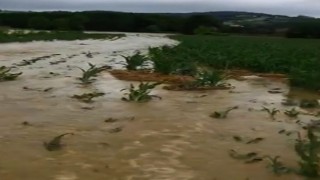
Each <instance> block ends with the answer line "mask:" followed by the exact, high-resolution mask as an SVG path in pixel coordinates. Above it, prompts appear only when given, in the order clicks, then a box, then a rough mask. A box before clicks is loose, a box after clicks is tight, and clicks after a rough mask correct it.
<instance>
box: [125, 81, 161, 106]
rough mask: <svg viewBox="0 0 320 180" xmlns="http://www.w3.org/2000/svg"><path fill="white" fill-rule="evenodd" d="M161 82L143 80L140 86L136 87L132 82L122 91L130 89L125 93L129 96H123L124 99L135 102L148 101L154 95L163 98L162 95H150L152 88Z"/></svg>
mask: <svg viewBox="0 0 320 180" xmlns="http://www.w3.org/2000/svg"><path fill="white" fill-rule="evenodd" d="M160 84H161V83H143V82H141V83H140V84H139V85H138V87H135V86H134V85H133V84H130V87H129V88H126V89H122V90H121V91H124V90H128V91H129V92H128V93H125V95H126V96H127V97H123V98H122V100H123V101H133V102H148V101H150V100H151V99H152V98H153V97H157V98H159V99H161V97H159V96H156V95H150V93H151V90H152V89H154V88H155V87H156V86H158V85H160Z"/></svg>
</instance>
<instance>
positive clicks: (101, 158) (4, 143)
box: [0, 34, 320, 180]
mask: <svg viewBox="0 0 320 180" xmlns="http://www.w3.org/2000/svg"><path fill="white" fill-rule="evenodd" d="M177 43H178V42H176V41H173V40H171V39H169V38H166V37H165V36H164V35H150V34H137V35H136V34H128V35H127V37H123V38H120V39H112V40H84V41H55V42H31V43H8V44H1V46H0V66H8V67H10V66H14V67H15V68H14V70H15V71H17V72H20V71H21V72H23V75H22V76H20V77H19V78H18V79H17V80H15V81H9V82H1V83H0V104H1V108H0V154H1V158H0V179H2V180H20V179H24V180H248V179H250V180H273V179H279V180H300V179H304V178H302V177H300V176H297V175H294V174H288V175H281V176H276V175H274V174H273V173H272V170H271V169H270V168H268V165H269V162H268V161H267V160H261V161H260V160H257V162H255V161H244V160H240V159H234V158H232V157H230V152H237V153H239V154H246V153H250V152H255V153H257V154H258V156H259V157H263V156H271V157H275V156H280V157H281V161H282V162H283V163H284V164H285V165H286V166H288V167H293V168H295V167H297V166H298V163H297V161H298V160H299V158H298V157H297V155H296V154H295V151H294V143H295V139H296V138H297V133H296V132H297V131H301V129H302V127H301V125H299V124H297V123H296V122H297V121H298V120H300V122H301V123H307V122H309V121H310V120H316V117H315V116H313V113H316V111H317V110H316V109H311V110H308V111H307V110H305V109H299V108H298V110H299V111H300V112H301V113H302V114H301V115H299V117H298V119H292V118H289V117H287V116H286V115H285V114H284V113H283V112H284V111H285V110H289V109H291V108H292V107H288V106H284V105H283V104H282V102H283V100H284V99H286V98H290V99H294V100H297V101H299V100H301V99H305V98H307V99H319V98H320V97H319V96H318V95H317V94H312V93H308V92H304V91H301V90H290V89H289V87H288V86H287V84H286V81H285V80H284V79H267V78H260V77H256V76H248V77H244V78H245V79H246V80H242V81H237V80H229V82H230V83H231V84H232V85H233V86H234V89H230V90H211V91H189V92H187V91H167V90H164V89H162V88H161V87H158V88H156V89H155V90H154V91H153V92H152V93H153V94H156V95H158V96H161V97H162V100H158V99H154V100H152V101H150V102H147V103H128V102H124V101H122V100H121V97H122V96H123V92H120V90H121V89H123V88H126V87H128V86H129V85H130V83H131V82H126V81H120V80H117V79H116V78H114V77H113V76H112V75H110V74H109V73H108V72H107V71H106V72H103V73H101V74H100V75H99V76H98V77H97V81H95V82H94V83H93V84H92V85H89V86H82V85H81V84H79V81H78V80H77V77H80V76H81V71H80V70H79V69H78V67H81V68H87V67H88V64H87V63H88V62H90V63H92V64H96V65H99V66H102V65H109V66H112V67H113V68H115V69H121V68H123V63H124V62H125V61H124V59H123V58H122V57H121V55H130V54H132V53H133V52H134V51H136V50H140V51H142V52H144V51H146V50H147V49H148V47H157V46H162V45H175V44H177ZM89 52H90V56H88V53H89ZM34 58H40V59H41V60H40V61H37V62H35V63H32V64H24V65H23V66H21V64H23V62H24V61H23V60H30V59H34ZM133 83H134V84H135V83H136V82H133ZM274 88H277V91H279V92H280V93H270V90H272V89H274ZM92 90H98V91H100V92H104V93H105V95H104V96H102V97H98V98H96V99H95V102H94V103H90V104H87V103H81V102H79V101H77V100H76V99H72V98H71V96H73V95H75V94H81V93H86V92H91V91H92ZM233 106H238V108H237V109H235V110H233V111H232V112H231V113H230V114H229V115H228V117H227V118H225V119H214V118H212V117H210V114H212V113H213V112H215V111H221V110H225V109H227V108H229V107H233ZM262 107H267V108H270V109H272V108H277V109H279V110H280V111H281V112H280V113H278V114H276V115H275V119H272V118H270V116H269V115H268V114H267V112H265V111H261V109H262ZM280 132H285V133H280ZM64 133H73V135H67V136H65V137H64V138H63V140H62V141H63V144H65V146H64V147H63V148H62V149H61V150H59V151H47V150H46V148H45V147H44V142H48V141H50V140H51V139H52V138H53V137H55V136H58V135H60V134H64ZM257 139H258V140H259V139H260V140H259V141H254V140H257ZM231 150H234V151H231ZM258 161H259V162H258Z"/></svg>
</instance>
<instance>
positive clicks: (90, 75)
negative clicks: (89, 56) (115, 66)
mask: <svg viewBox="0 0 320 180" xmlns="http://www.w3.org/2000/svg"><path fill="white" fill-rule="evenodd" d="M88 64H89V66H90V67H89V69H87V70H84V69H82V68H79V69H80V70H81V71H82V77H80V78H78V79H79V80H80V81H81V83H82V84H91V83H92V82H93V81H94V80H95V79H94V77H97V74H99V73H100V72H102V71H104V70H106V69H108V67H107V66H102V67H96V66H95V65H93V64H91V63H88Z"/></svg>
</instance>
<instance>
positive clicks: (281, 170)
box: [265, 156, 292, 175]
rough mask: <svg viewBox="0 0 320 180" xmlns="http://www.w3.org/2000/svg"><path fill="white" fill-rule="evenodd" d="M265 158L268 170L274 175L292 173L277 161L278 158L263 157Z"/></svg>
mask: <svg viewBox="0 0 320 180" xmlns="http://www.w3.org/2000/svg"><path fill="white" fill-rule="evenodd" d="M265 158H266V159H267V160H269V165H268V168H270V169H271V170H272V172H273V173H274V174H276V175H281V174H285V173H289V172H291V171H292V170H291V169H289V168H288V167H286V166H284V164H283V163H282V162H281V161H280V160H279V158H280V156H275V157H271V156H265Z"/></svg>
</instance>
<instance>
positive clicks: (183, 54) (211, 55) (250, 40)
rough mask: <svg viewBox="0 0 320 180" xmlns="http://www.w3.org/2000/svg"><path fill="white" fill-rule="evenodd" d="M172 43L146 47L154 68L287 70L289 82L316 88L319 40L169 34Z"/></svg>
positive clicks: (319, 84) (165, 70)
mask: <svg viewBox="0 0 320 180" xmlns="http://www.w3.org/2000/svg"><path fill="white" fill-rule="evenodd" d="M172 38H173V39H176V40H178V41H180V42H181V43H180V44H179V45H178V46H175V47H162V48H155V49H150V57H151V59H152V60H153V61H154V63H155V71H158V72H162V73H167V74H168V73H172V72H177V71H183V70H184V71H186V72H190V73H192V72H193V71H194V66H197V67H199V66H205V67H210V68H214V69H247V70H250V71H253V72H262V73H284V74H288V75H289V78H290V83H291V85H292V86H299V87H304V88H308V89H320V40H313V39H285V38H276V37H248V36H183V35H179V36H173V37H172Z"/></svg>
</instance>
